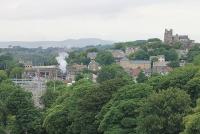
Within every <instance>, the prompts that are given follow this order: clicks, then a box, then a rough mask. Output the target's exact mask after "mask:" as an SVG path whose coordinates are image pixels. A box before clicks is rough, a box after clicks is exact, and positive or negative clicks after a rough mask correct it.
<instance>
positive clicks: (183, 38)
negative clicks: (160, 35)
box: [164, 29, 194, 48]
mask: <svg viewBox="0 0 200 134" xmlns="http://www.w3.org/2000/svg"><path fill="white" fill-rule="evenodd" d="M164 43H166V44H169V45H173V44H175V43H181V45H182V48H191V46H192V45H193V43H194V40H191V39H190V38H189V37H188V35H178V34H176V35H173V30H172V29H170V30H167V29H165V33H164Z"/></svg>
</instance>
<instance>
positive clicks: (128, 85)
mask: <svg viewBox="0 0 200 134" xmlns="http://www.w3.org/2000/svg"><path fill="white" fill-rule="evenodd" d="M126 47H140V50H139V51H138V52H137V53H135V54H133V55H130V58H131V59H136V60H137V59H138V60H140V59H141V60H145V59H148V58H149V57H150V56H156V55H165V57H166V59H167V60H168V61H170V63H169V64H170V66H171V67H174V68H176V67H178V66H179V65H178V64H177V63H178V55H177V53H176V51H175V50H176V49H177V48H179V44H177V46H173V47H172V46H169V45H166V44H164V43H162V41H161V40H159V39H156V38H155V39H149V40H147V41H135V42H125V43H116V44H115V45H114V47H113V48H112V49H121V50H123V51H124V50H125V48H126ZM194 48H196V46H195V47H194ZM194 48H192V50H191V51H189V54H188V56H189V58H191V59H190V62H191V63H192V64H191V65H186V66H185V67H180V68H176V69H174V70H173V71H172V72H171V73H169V74H167V75H165V76H162V75H158V74H152V75H151V76H150V77H148V78H147V77H146V76H145V75H144V73H143V72H142V71H141V73H140V74H139V76H138V78H137V79H136V80H137V82H134V79H133V78H132V77H131V76H130V75H129V74H128V73H127V72H126V71H125V70H123V68H122V67H120V66H119V65H117V64H115V63H114V58H113V56H112V54H111V53H110V52H109V51H105V50H104V51H102V50H101V51H100V50H99V49H96V48H95V47H88V48H87V49H84V50H77V51H73V52H71V53H69V57H68V58H67V61H68V62H69V64H74V63H77V64H85V65H88V63H89V62H90V59H88V58H87V53H88V52H98V54H97V57H96V61H97V62H99V63H100V64H101V65H102V66H101V70H100V71H98V72H95V74H97V82H92V81H91V80H90V78H89V77H91V72H90V71H88V70H84V71H82V72H80V73H79V74H78V75H77V76H76V83H74V84H72V85H71V86H67V85H66V84H65V83H64V82H61V81H49V82H47V90H46V92H45V93H44V94H43V96H42V98H41V101H42V102H43V104H44V109H38V108H36V107H35V106H34V103H33V100H32V99H33V97H32V94H31V93H29V92H27V91H25V90H24V89H22V88H20V87H19V86H16V85H15V84H14V83H12V82H11V81H10V80H9V78H20V77H21V74H22V72H23V68H22V67H21V66H20V65H19V64H17V61H16V58H13V57H12V55H11V56H10V55H9V54H3V55H2V56H0V61H1V62H0V68H1V70H0V133H2V134H3V133H6V132H8V131H10V133H11V134H178V133H181V134H199V133H200V127H199V123H200V116H199V115H200V103H199V102H200V101H197V100H199V99H200V66H199V65H200V64H199V63H200V61H199V59H200V58H199V54H197V53H198V52H197V51H198V49H197V48H196V49H194ZM8 50H9V49H8ZM14 50H15V52H16V54H17V57H20V56H19V52H20V51H24V52H25V54H21V56H22V55H23V56H24V55H26V54H27V53H28V52H30V50H27V49H24V50H23V49H22V48H15V49H14ZM194 50H195V51H194ZM10 51H11V53H14V51H13V50H10ZM32 51H35V52H34V53H35V54H36V55H40V54H41V53H42V52H44V53H46V54H44V55H46V56H49V55H50V57H48V58H44V59H43V58H42V59H41V61H40V60H37V61H38V62H37V64H38V63H39V64H40V63H41V65H48V64H52V63H53V61H54V60H51V59H52V58H53V57H54V58H55V55H56V54H55V53H54V51H52V50H51V49H47V50H43V49H41V48H37V49H33V50H32ZM47 52H49V54H47ZM199 52H200V51H199ZM30 53H32V52H30ZM54 54H55V55H54ZM33 55H34V54H33ZM41 55H42V54H41ZM41 55H40V56H41ZM44 55H43V56H44ZM40 56H38V58H39V57H40ZM36 57H37V56H36ZM44 57H45V56H44ZM29 58H30V57H29ZM29 58H27V59H29ZM40 58H41V57H40ZM33 59H34V58H33ZM44 60H47V62H44ZM188 61H189V59H188ZM34 64H36V63H34Z"/></svg>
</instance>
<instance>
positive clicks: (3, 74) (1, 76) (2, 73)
mask: <svg viewBox="0 0 200 134" xmlns="http://www.w3.org/2000/svg"><path fill="white" fill-rule="evenodd" d="M7 77H8V76H7V74H6V72H5V71H3V70H0V82H2V81H3V80H6V79H7Z"/></svg>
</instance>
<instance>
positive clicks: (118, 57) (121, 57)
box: [111, 50, 126, 62]
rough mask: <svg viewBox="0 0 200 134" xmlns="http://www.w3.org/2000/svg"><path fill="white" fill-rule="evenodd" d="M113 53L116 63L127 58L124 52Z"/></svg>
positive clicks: (114, 51)
mask: <svg viewBox="0 0 200 134" xmlns="http://www.w3.org/2000/svg"><path fill="white" fill-rule="evenodd" d="M111 53H112V55H113V57H114V58H115V60H116V62H119V61H120V60H121V59H123V58H124V57H126V55H125V53H124V52H123V51H122V50H112V51H111Z"/></svg>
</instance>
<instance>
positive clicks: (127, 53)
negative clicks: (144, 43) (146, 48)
mask: <svg viewBox="0 0 200 134" xmlns="http://www.w3.org/2000/svg"><path fill="white" fill-rule="evenodd" d="M138 50H139V48H137V47H136V48H133V47H127V48H126V50H125V54H126V56H129V55H130V54H133V53H135V52H137V51H138Z"/></svg>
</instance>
